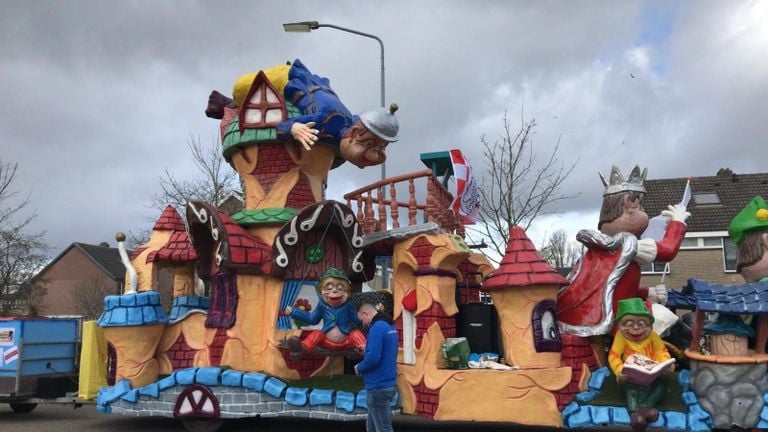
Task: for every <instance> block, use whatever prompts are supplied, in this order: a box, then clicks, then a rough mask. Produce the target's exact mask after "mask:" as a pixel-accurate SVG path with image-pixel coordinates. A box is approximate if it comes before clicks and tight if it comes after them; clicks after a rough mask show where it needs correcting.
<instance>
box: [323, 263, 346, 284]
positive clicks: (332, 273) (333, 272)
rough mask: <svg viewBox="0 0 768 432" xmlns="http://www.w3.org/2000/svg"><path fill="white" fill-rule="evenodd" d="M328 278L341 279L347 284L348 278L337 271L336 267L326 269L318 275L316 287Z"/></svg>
mask: <svg viewBox="0 0 768 432" xmlns="http://www.w3.org/2000/svg"><path fill="white" fill-rule="evenodd" d="M328 278H334V279H341V280H344V281H347V283H349V278H348V277H347V274H346V273H344V272H343V271H341V270H339V269H337V268H336V267H328V268H327V269H326V270H325V272H323V274H321V275H320V280H319V281H318V282H317V286H318V287H319V286H320V285H321V284H322V283H323V281H324V280H326V279H328Z"/></svg>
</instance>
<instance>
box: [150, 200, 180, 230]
mask: <svg viewBox="0 0 768 432" xmlns="http://www.w3.org/2000/svg"><path fill="white" fill-rule="evenodd" d="M152 230H153V231H162V230H167V231H186V230H187V227H186V226H184V220H183V219H182V218H181V216H180V215H179V212H177V211H176V209H175V208H173V206H167V207H165V210H163V214H161V215H160V218H159V219H158V220H157V222H155V226H153V227H152Z"/></svg>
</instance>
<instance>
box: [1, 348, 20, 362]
mask: <svg viewBox="0 0 768 432" xmlns="http://www.w3.org/2000/svg"><path fill="white" fill-rule="evenodd" d="M3 357H4V358H5V364H8V363H11V362H14V361H16V360H18V359H19V347H18V346H16V345H14V346H12V347H10V348H8V349H7V350H5V352H4V353H3Z"/></svg>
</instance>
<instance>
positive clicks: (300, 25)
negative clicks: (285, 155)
mask: <svg viewBox="0 0 768 432" xmlns="http://www.w3.org/2000/svg"><path fill="white" fill-rule="evenodd" d="M320 27H328V28H333V29H336V30H341V31H343V32H347V33H352V34H356V35H359V36H364V37H367V38H371V39H376V41H377V42H378V43H379V47H380V48H381V107H382V108H384V42H382V41H381V39H379V37H378V36H375V35H372V34H370V33H363V32H361V31H357V30H352V29H349V28H346V27H340V26H337V25H333V24H320V23H318V22H317V21H301V22H295V23H285V24H283V30H285V31H287V32H290V33H309V32H311V31H312V30H317V29H319V28H320ZM386 177H387V167H386V162H382V164H381V179H382V180H384V179H385V178H386Z"/></svg>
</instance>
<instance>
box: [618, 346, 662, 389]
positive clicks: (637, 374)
mask: <svg viewBox="0 0 768 432" xmlns="http://www.w3.org/2000/svg"><path fill="white" fill-rule="evenodd" d="M673 364H675V359H673V358H671V359H669V360H667V361H664V362H661V363H659V362H657V361H654V360H653V359H650V358H648V357H646V356H644V355H641V354H632V355H631V356H629V357H627V359H626V360H625V361H624V368H623V369H622V371H621V373H622V374H624V375H626V376H627V377H628V378H629V381H628V383H630V384H636V385H639V386H643V387H648V386H649V385H651V384H653V382H654V381H656V379H657V378H658V377H660V376H661V375H663V374H664V373H665V372H666V371H668V370H669V369H670V368H672V365H673Z"/></svg>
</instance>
